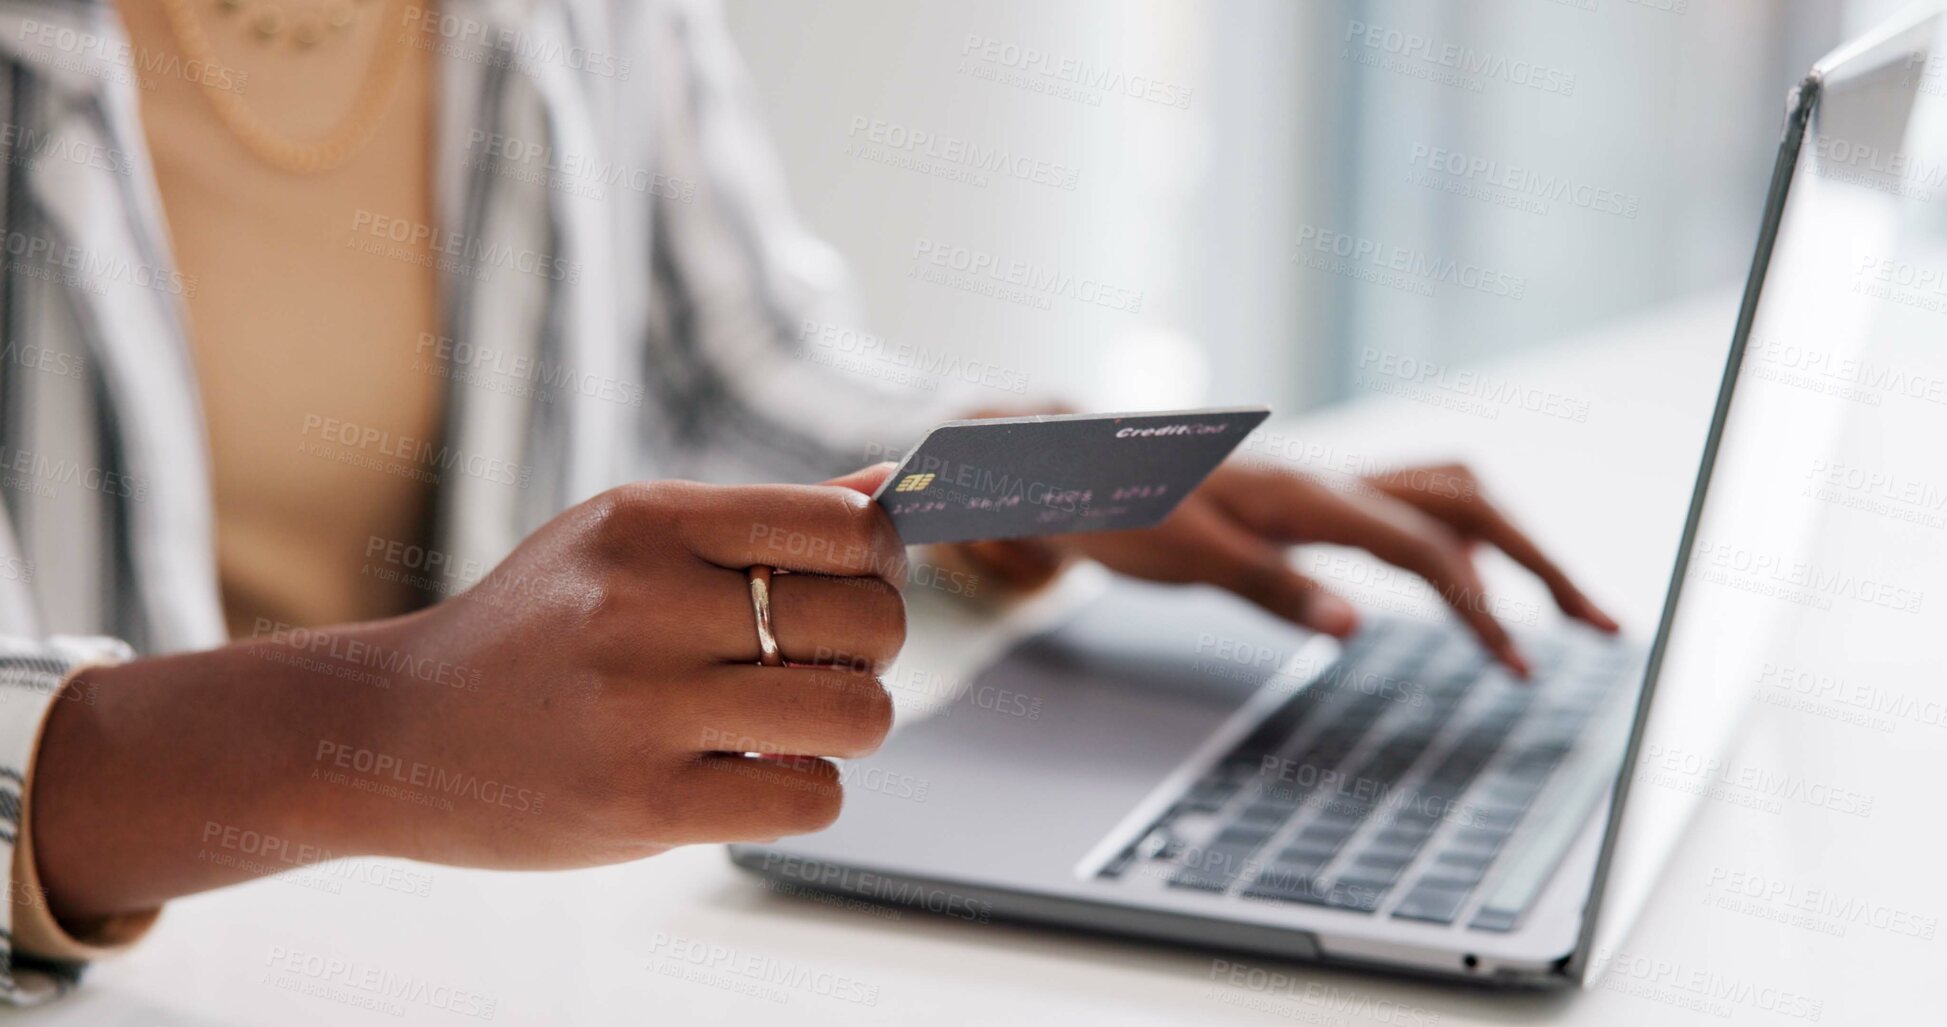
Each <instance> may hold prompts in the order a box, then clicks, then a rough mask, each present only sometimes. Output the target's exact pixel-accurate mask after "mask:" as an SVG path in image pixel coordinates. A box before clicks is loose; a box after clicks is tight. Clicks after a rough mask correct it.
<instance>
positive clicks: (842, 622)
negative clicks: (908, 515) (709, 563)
mask: <svg viewBox="0 0 1947 1027" xmlns="http://www.w3.org/2000/svg"><path fill="white" fill-rule="evenodd" d="M684 601H685V603H686V605H687V606H688V607H689V610H688V613H689V617H688V620H687V623H688V624H689V625H691V629H690V630H692V631H693V632H694V641H695V643H696V645H697V647H698V648H699V649H701V650H702V654H701V655H702V656H703V658H704V659H705V660H706V661H708V662H713V663H727V664H754V663H756V662H757V658H758V644H757V612H756V610H755V609H754V608H753V606H752V603H751V598H750V583H749V579H748V578H747V576H746V573H745V572H744V571H741V570H734V571H733V570H730V569H728V568H724V567H707V568H703V569H702V571H701V572H700V573H699V574H697V575H696V577H695V578H694V580H693V581H692V580H686V582H685V586H684ZM771 633H772V634H773V635H775V636H776V637H777V642H778V648H779V649H780V650H781V651H782V652H783V654H784V659H785V660H786V662H789V663H794V664H845V665H847V666H851V667H854V668H857V669H860V670H878V669H881V668H883V667H885V666H886V665H887V664H889V663H891V662H892V660H893V657H895V656H898V655H899V650H900V648H901V647H902V646H904V645H905V644H906V601H905V600H904V599H902V598H900V595H899V590H898V589H896V588H894V587H893V586H891V585H889V584H887V583H886V582H885V581H883V580H881V579H879V578H835V577H831V576H828V575H824V574H774V575H772V576H771Z"/></svg>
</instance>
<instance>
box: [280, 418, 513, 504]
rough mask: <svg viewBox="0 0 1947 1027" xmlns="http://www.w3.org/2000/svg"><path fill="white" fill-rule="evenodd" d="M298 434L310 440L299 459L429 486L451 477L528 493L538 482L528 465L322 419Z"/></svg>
mask: <svg viewBox="0 0 1947 1027" xmlns="http://www.w3.org/2000/svg"><path fill="white" fill-rule="evenodd" d="M298 434H299V435H300V436H302V437H303V438H304V440H305V441H302V442H299V443H298V452H300V453H304V454H306V455H308V456H315V457H319V458H321V459H325V460H336V461H338V462H340V463H346V464H351V465H353V466H355V467H364V468H366V469H367V470H372V471H378V472H380V473H382V474H390V475H395V476H397V477H401V478H411V479H413V480H415V481H421V482H425V483H427V484H434V485H436V484H438V483H439V478H440V475H441V474H442V473H444V472H446V471H458V472H459V473H461V474H464V475H466V476H468V477H470V478H479V479H481V480H482V481H490V482H494V483H496V484H499V485H512V486H515V487H516V488H523V489H524V488H526V487H527V486H528V483H529V482H530V481H532V480H533V477H534V469H533V468H532V467H529V466H528V465H526V464H517V463H513V462H511V461H508V460H504V459H502V458H500V457H497V456H488V455H486V454H483V453H465V452H461V451H460V450H457V449H454V448H453V447H451V446H447V445H443V444H442V445H435V444H434V443H433V442H431V441H429V440H427V439H418V438H414V437H412V436H410V435H399V434H395V433H394V432H392V431H391V430H390V429H386V428H379V427H376V426H374V425H369V424H359V423H357V422H355V421H346V420H342V419H340V418H336V417H326V416H324V415H323V414H305V415H304V421H303V425H302V428H301V429H300V430H299V432H298Z"/></svg>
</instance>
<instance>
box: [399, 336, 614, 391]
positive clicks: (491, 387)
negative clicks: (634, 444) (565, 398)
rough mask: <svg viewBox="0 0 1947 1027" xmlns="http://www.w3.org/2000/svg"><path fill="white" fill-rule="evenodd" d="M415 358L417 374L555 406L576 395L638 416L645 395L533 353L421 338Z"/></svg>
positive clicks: (443, 338)
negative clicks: (559, 398) (559, 400)
mask: <svg viewBox="0 0 1947 1027" xmlns="http://www.w3.org/2000/svg"><path fill="white" fill-rule="evenodd" d="M412 352H413V363H412V369H413V370H415V371H423V372H425V373H427V374H431V375H434V376H436V377H440V378H444V379H446V380H448V381H453V382H458V383H460V384H462V385H470V386H473V387H474V388H478V389H483V390H486V391H490V392H505V393H507V394H509V395H513V396H518V397H520V398H522V399H534V400H536V401H538V402H542V403H552V402H554V398H555V397H556V396H557V395H573V396H577V397H579V398H581V399H593V400H600V401H602V402H605V403H616V404H619V405H621V406H625V407H631V408H634V409H637V410H640V409H642V400H643V394H644V392H646V391H647V390H646V389H644V388H643V386H642V385H640V384H638V383H636V382H627V381H623V380H621V379H619V378H617V377H615V376H614V375H607V374H591V373H588V372H584V371H579V370H577V369H575V368H574V367H571V366H569V365H568V364H565V363H561V362H559V361H555V360H549V359H548V358H546V357H541V356H536V355H534V354H531V353H515V352H510V351H508V350H505V349H501V348H498V347H494V346H480V345H476V344H474V343H471V342H466V341H464V340H456V339H454V338H452V337H451V336H446V335H435V334H433V333H432V332H420V333H419V341H418V342H417V343H415V344H414V345H413V349H412Z"/></svg>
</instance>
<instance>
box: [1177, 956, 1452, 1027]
mask: <svg viewBox="0 0 1947 1027" xmlns="http://www.w3.org/2000/svg"><path fill="white" fill-rule="evenodd" d="M1206 980H1207V981H1208V983H1209V984H1210V986H1211V987H1210V989H1209V990H1208V991H1206V992H1205V993H1204V997H1205V998H1209V999H1214V1000H1216V1001H1218V1002H1222V1003H1223V1004H1225V1005H1231V1006H1243V1007H1245V1008H1248V1009H1253V1010H1255V1011H1258V1012H1265V1013H1273V1014H1276V1015H1279V1016H1283V1017H1285V1018H1287V1019H1297V1020H1311V1019H1312V1016H1311V1015H1310V1014H1312V1013H1314V1012H1315V1013H1317V1014H1319V1015H1331V1016H1335V1017H1336V1016H1350V1017H1353V1018H1354V1019H1355V1020H1356V1021H1357V1022H1359V1023H1381V1024H1388V1025H1390V1027H1438V1025H1439V1023H1440V1014H1439V1013H1438V1012H1436V1011H1435V1010H1432V1009H1428V1008H1426V1007H1425V1006H1416V1005H1410V1004H1408V1003H1405V1002H1401V1001H1399V1000H1397V999H1390V998H1376V997H1374V996H1373V995H1371V994H1368V993H1366V992H1362V991H1358V990H1355V989H1352V988H1346V987H1342V986H1340V985H1337V984H1332V983H1328V982H1326V981H1323V980H1320V979H1319V978H1318V977H1317V976H1316V975H1314V974H1308V973H1301V972H1296V971H1289V970H1267V969H1265V968H1263V967H1259V966H1253V965H1251V964H1249V963H1239V962H1237V961H1235V960H1230V959H1213V960H1211V961H1210V976H1209V977H1208V978H1206ZM1285 1002H1291V1003H1296V1006H1295V1007H1294V1006H1291V1005H1284V1004H1283V1003H1285ZM1325 1022H1342V1021H1325Z"/></svg>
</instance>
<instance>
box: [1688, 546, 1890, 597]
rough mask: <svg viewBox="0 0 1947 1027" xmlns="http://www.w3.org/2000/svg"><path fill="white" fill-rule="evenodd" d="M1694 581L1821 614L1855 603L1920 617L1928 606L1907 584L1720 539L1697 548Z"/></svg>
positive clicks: (1692, 565)
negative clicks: (1841, 602)
mask: <svg viewBox="0 0 1947 1027" xmlns="http://www.w3.org/2000/svg"><path fill="white" fill-rule="evenodd" d="M1689 576H1690V577H1692V578H1696V579H1699V580H1702V581H1708V582H1711V583H1713V584H1717V585H1723V586H1725V587H1728V588H1733V589H1737V590H1738V591H1741V592H1750V593H1753V594H1755V595H1761V596H1766V597H1769V598H1772V599H1777V600H1779V601H1781V602H1787V603H1791V604H1793V605H1797V606H1806V607H1810V608H1812V609H1816V610H1830V609H1832V605H1833V600H1834V599H1850V600H1852V601H1854V602H1857V603H1863V604H1865V605H1867V606H1877V607H1879V608H1881V609H1885V610H1893V611H1896V612H1899V613H1919V612H1920V607H1921V606H1922V605H1923V604H1924V602H1925V601H1926V593H1925V592H1923V591H1921V590H1920V589H1917V588H1913V587H1910V586H1907V585H1900V584H1895V583H1892V582H1888V581H1885V580H1882V579H1880V578H1876V577H1870V576H1867V575H1862V574H1855V573H1853V572H1851V571H1842V570H1836V569H1834V568H1831V567H1824V566H1820V565H1819V564H1816V563H1812V562H1811V561H1809V560H1801V559H1798V558H1796V557H1790V556H1780V555H1778V554H1777V553H1773V552H1769V551H1766V550H1762V549H1753V548H1751V547H1749V546H1743V545H1739V544H1737V543H1734V542H1722V541H1718V540H1715V539H1698V540H1697V543H1696V545H1695V546H1693V547H1692V548H1691V553H1690V570H1689Z"/></svg>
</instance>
